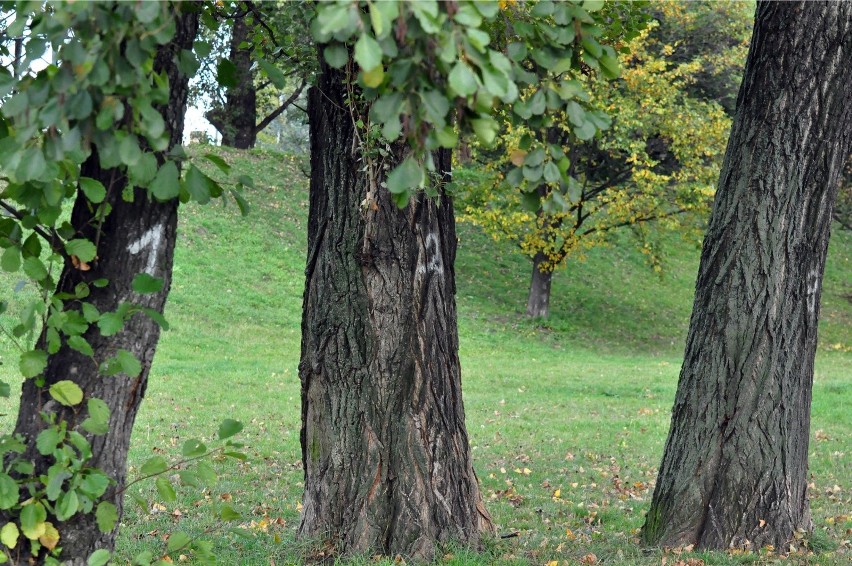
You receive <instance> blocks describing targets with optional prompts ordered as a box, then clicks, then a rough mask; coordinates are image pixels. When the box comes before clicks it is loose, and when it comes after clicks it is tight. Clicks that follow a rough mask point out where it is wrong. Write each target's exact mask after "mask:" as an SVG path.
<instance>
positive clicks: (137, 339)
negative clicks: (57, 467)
mask: <svg viewBox="0 0 852 566" xmlns="http://www.w3.org/2000/svg"><path fill="white" fill-rule="evenodd" d="M175 21H176V28H177V32H176V35H175V37H174V39H173V40H172V41H171V43H169V44H167V45H165V46H164V47H163V48H161V50H160V52H159V53H158V55H157V57H156V60H155V68H156V69H158V70H159V71H160V72H165V73H166V74H167V75H168V77H169V85H170V87H171V93H170V96H169V102H168V105H167V106H165V107H161V108H160V112H161V114H162V115H163V118H164V120H165V122H166V125H167V128H169V131H170V132H171V141H170V147H172V146H175V145H178V144H180V141H181V137H182V135H183V120H184V113H185V111H186V98H187V93H188V77H186V76H183V75H181V74H180V73H179V71H178V67H177V64H176V61H177V54H178V53H179V52H180V50H181V49H191V48H192V42H193V40H194V38H195V33H196V29H197V27H198V14H197V13H195V12H192V13H189V12H179V13H176V14H175ZM81 175H82V176H86V177H92V178H94V179H98V180H100V181H101V182H102V183H103V184H104V186H106V187H107V188H108V194H107V197H106V202H108V203H109V204H110V205H111V206H112V212H111V213H110V215H109V216H107V218H106V220H105V222H104V224H103V226H102V230H101V233H100V236H99V237H98V236H97V235H96V228H95V224H96V223H95V222H94V221H93V213H92V211H91V210H90V207H89V203H88V201H87V200H86V199H85V197H83V196H82V195H81V196H80V197H79V198H78V199H77V201H76V203H75V205H74V209H73V211H72V215H71V224H72V225H73V226H74V228H75V229H76V230H77V231H78V233H79V234H81V235H82V236H83V237H85V238H89V239H90V240H91V241H95V240H96V239H97V240H98V241H99V243H100V245H99V247H98V258H97V259H96V260H95V261H94V262H93V263H92V264H91V270H89V271H81V270H80V269H77V268H76V267H74V266H73V265H72V264H71V263H70V262H68V263H66V265H65V267H64V269H63V271H62V274H61V276H60V279H59V285H58V289H57V292H59V293H62V292H66V293H67V292H73V289H74V287H75V286H76V285H77V284H79V283H83V282H85V283H91V282H92V281H94V280H97V279H101V278H106V279H108V280H109V284H108V285H107V286H106V287H103V288H98V287H95V286H93V285H92V286H90V289H91V294H90V295H89V297H88V298H87V299H86V300H87V302H89V303H91V304H92V305H94V306H95V307H96V308H97V309H98V311H100V312H102V313H104V312H110V311H115V310H116V309H117V308H118V307H119V305H121V304H122V303H132V304H135V305H140V306H144V307H148V308H152V309H154V310H156V311H157V312H160V313H162V311H163V306H164V304H165V301H166V296H167V295H168V290H169V285H170V283H171V274H172V258H173V250H174V243H175V233H176V226H177V206H178V203H177V200H173V201H170V202H167V203H157V202H152V201H151V200H150V199H149V197H148V195H147V193H146V192H145V191H140V190H137V191H136V194H135V198H134V200H133V202H126V201H125V200H124V199H122V190H123V188H124V187H125V184H126V179H125V178H124V176H123V174H122V173H121V172H119V171H118V170H103V169H101V168H100V166H99V164H98V157H97V155H96V154H93V155H92V156H91V157H90V158H89V159H88V160H87V161H86V162H85V163H84V164H83V166H82V171H81ZM142 272H146V273H148V274H150V275H153V276H155V277H159V278H162V279H163V280H164V282H165V285H164V286H163V289H162V290H161V291H160V292H158V293H151V294H144V295H142V294H137V293H135V292H134V291H133V290H132V289H131V281H132V279H133V277H134V276H136V275H137V274H139V273H142ZM159 335H160V329H159V327H158V326H157V324H156V323H155V322H154V321H152V320H151V319H150V318H148V317H147V316H145V315H143V314H135V315H133V316H132V318H130V319H129V320H128V321H127V323H126V324H125V326H124V329H123V330H122V331H121V332H119V333H118V334H115V335H113V336H110V337H104V336H101V335H100V333H99V332H98V330H97V327H96V326H94V325H93V326H92V327H91V328H90V330H89V331H88V332H87V333H86V334H85V338H86V339H87V340H88V341H89V344H90V345H91V346H92V348H93V350H94V358H95V359H96V360H98V361H99V362H102V361H104V360H107V359H109V358H110V357H112V356H113V355H114V354H115V352H116V351H117V350H118V349H125V350H128V351H129V352H131V353H132V354H133V355H134V356H136V357H137V359H139V361H140V362H141V364H142V373H141V374H140V375H139V376H136V377H132V378H131V377H128V376H126V375H124V374H119V375H118V376H116V377H104V376H103V375H101V374H100V372H99V370H98V366H97V364H96V363H95V362H94V361H93V360H92V359H91V358H88V357H86V356H84V355H82V354H80V353H79V352H77V351H76V350H73V349H71V348H69V347H68V346H66V345H63V346H62V347H61V348H60V350H59V351H58V352H56V353H55V354H53V355H51V356H49V358H48V365H47V369H46V370H45V372H44V384H43V385H42V386H40V387H39V386H38V385H36V381H35V380H33V379H30V380H27V381H26V382H25V383H24V385H23V388H22V392H21V407H20V412H19V413H18V420H17V424H16V426H15V433H18V434H22V435H23V436H24V437H25V438H26V440H27V447H28V453H27V454H26V455H25V456H26V458H28V459H31V460H32V461H33V462H34V463H35V465H36V471H37V472H39V471H40V472H41V473H44V471H45V470H46V469H47V467H48V466H50V465H51V463H52V461H51V460H52V459H51V458H45V457H44V456H41V455H40V454H39V453H38V451H37V450H36V448H35V439H36V437H37V436H38V433H39V432H40V431H41V430H43V429H44V428H45V422H44V419H43V418H42V417H41V414H40V413H41V412H51V413H54V414H56V415H57V416H58V420H63V419H64V420H67V421H68V422H69V423H72V426H74V425H79V424H80V423H81V422H82V420H83V419H84V418H85V417H86V415H85V414H77V415H75V413H74V410H72V408H67V407H63V406H61V405H59V404H58V403H56V402H55V401H53V400H52V398H51V396H50V395H49V393H48V389H49V387H50V386H51V385H52V384H53V383H55V382H57V381H60V380H64V379H70V380H72V381H74V382H75V383H76V384H77V385H79V386H80V388H81V389H82V390H83V391H84V393H85V395H86V398H87V399H88V398H93V397H94V398H98V399H102V400H103V401H105V402H106V403H107V405H109V407H110V411H111V416H110V421H109V432H108V433H107V434H105V435H100V436H91V435H89V434H87V433H85V432H84V431H83V430H81V429H78V430H79V432H81V433H82V434H84V435H86V436H87V437H89V440H90V442H91V445H92V452H93V456H92V458H91V459H90V460H89V461H88V462H87V465H88V466H92V467H96V468H99V469H101V470H102V471H103V472H105V473H106V474H108V475H109V476H110V477H112V478H113V479H114V480H115V481H116V483H117V486H118V488H120V487H121V486H123V485H124V484H125V478H126V473H127V451H128V446H129V443H130V433H131V431H132V428H133V422H134V420H135V418H136V412H137V410H138V409H139V404H140V402H141V400H142V396H143V395H144V393H145V388H146V385H147V380H148V372H149V370H150V368H151V361H152V359H153V357H154V351H155V349H156V346H157V340H158V339H159ZM41 343H42V346H44V337H42V340H41ZM78 410H79V409H78ZM84 412H85V411H84ZM117 491H118V489H112V490H111V491H108V492H107V493H106V495H105V496H104V500H106V501H111V502H112V503H114V504H115V505H116V506H117V507H118V509H119V514H120V513H121V510H122V496H121V495H120V494H118V493H117ZM53 521H54V522H55V518H54V519H53ZM55 524H56V525H57V528H58V530H59V532H60V535H61V537H62V538H61V540H60V546H61V547H62V559H63V560H65V561H68V563H70V564H74V565H77V564H84V563H85V561H86V558H87V557H88V556H89V555H90V554H91V553H92V552H93V551H95V550H97V549H99V548H105V549H109V550H111V549H112V548H113V546H114V543H115V535H116V531H115V530H113V532H110V533H101V532H100V530H99V529H98V526H97V524H96V522H95V517H94V513H90V514H85V515H84V514H77V515H74V516H73V517H72V518H71V519H69V520H67V521H64V522H62V523H56V522H55ZM21 564H30V562H29V561H28V559H27V558H26V557H25V558H24V559H23V561H22V562H21Z"/></svg>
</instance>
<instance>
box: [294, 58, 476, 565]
mask: <svg viewBox="0 0 852 566" xmlns="http://www.w3.org/2000/svg"><path fill="white" fill-rule="evenodd" d="M342 79H343V75H342V74H341V73H339V72H336V71H332V70H330V69H328V68H327V67H326V68H324V69H323V72H322V74H321V75H320V77H319V79H318V85H317V87H315V88H313V89H312V90H311V93H310V95H309V116H310V134H311V167H312V169H311V186H310V213H309V220H308V262H307V269H306V276H307V278H306V279H307V281H306V288H305V299H304V311H303V322H302V358H301V363H300V365H299V372H300V377H301V381H302V434H301V440H302V458H303V462H304V469H305V493H304V499H303V504H304V510H303V514H302V521H301V525H300V530H299V533H300V535H301V536H303V537H309V538H318V539H322V540H326V541H330V542H332V543H333V544H335V545H336V546H337V548H338V549H339V550H340V551H342V552H344V553H358V552H368V551H369V552H375V553H380V554H384V555H390V556H394V555H396V554H401V555H403V556H405V557H409V558H413V559H415V560H420V559H429V558H431V557H432V556H433V555H434V552H435V546H436V544H440V543H443V542H448V541H451V540H452V541H459V542H461V543H464V544H470V545H476V544H477V543H478V542H479V540H480V534H481V533H482V532H490V531H491V530H492V529H493V527H492V524H491V519H490V517H489V515H488V513H487V512H486V510H485V507H484V505H483V502H482V497H481V495H480V490H479V484H478V480H477V477H476V474H475V473H474V470H473V466H472V463H471V453H470V446H469V441H468V436H467V431H466V429H465V422H464V408H463V404H462V396H461V375H460V367H459V358H458V333H457V328H456V307H455V279H454V272H453V263H454V260H455V250H456V234H455V224H454V218H453V206H452V202H451V200H450V198H449V197H447V196H446V195H444V194H441V196H439V197H438V198H437V199H435V200H431V199H428V198H425V197H423V196H422V195H421V196H419V197H418V198H416V199H413V200H412V202H411V204H409V205H408V206H407V207H406V208H404V209H401V210H400V209H398V208H397V207H396V206H395V205H394V204H393V203H392V201H391V199H390V194H389V193H388V192H387V190H386V189H380V188H376V189H375V190H368V188H369V182H368V179H367V176H366V174H365V173H363V171H362V169H363V165H362V161H361V157H362V156H360V155H358V153H357V149H356V146H354V145H353V139H354V131H353V120H352V116H351V115H350V114H349V111H348V110H347V109H346V104H345V102H344V87H343V82H342ZM395 151H396V156H395V157H396V158H397V159H399V158H400V157H402V155H401V153H402V152H401V148H397V149H396V150H395ZM439 161H440V165H441V166H442V167H443V168H444V169H443V170H445V171H447V172H449V167H450V161H449V154H448V153H447V152H443V153H442V154H441V155H439ZM374 186H375V185H374Z"/></svg>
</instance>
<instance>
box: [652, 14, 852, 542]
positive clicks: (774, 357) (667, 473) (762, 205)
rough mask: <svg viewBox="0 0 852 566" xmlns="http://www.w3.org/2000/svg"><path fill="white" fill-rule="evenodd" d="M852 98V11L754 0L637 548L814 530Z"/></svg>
mask: <svg viewBox="0 0 852 566" xmlns="http://www.w3.org/2000/svg"><path fill="white" fill-rule="evenodd" d="M850 100H852V3H849V2H828V3H826V2H820V3H817V2H761V3H760V4H759V5H758V8H757V18H756V24H755V31H754V36H753V39H752V43H751V49H750V52H749V56H748V61H747V64H746V70H745V76H744V80H743V85H742V87H741V89H740V93H739V101H738V109H737V114H736V117H735V120H734V125H733V129H732V132H731V138H730V141H729V143H728V151H727V155H726V157H725V162H724V165H723V168H722V174H721V178H720V181H719V188H718V193H717V195H716V201H715V203H714V206H713V212H712V216H711V219H710V226H709V229H708V232H707V236H706V238H705V240H704V248H703V251H702V254H701V264H700V268H699V273H698V281H697V284H696V295H695V304H694V306H693V312H692V320H691V322H690V329H689V336H688V338H687V345H686V354H685V360H684V364H683V369H682V370H681V375H680V383H679V384H678V391H677V397H676V400H675V405H674V410H673V414H672V425H671V431H670V433H669V438H668V442H667V444H666V450H665V455H664V457H663V462H662V466H661V468H660V474H659V478H658V480H657V486H656V489H655V491H654V498H653V502H652V504H651V509H650V511H649V512H648V516H647V519H646V523H645V526H644V529H643V538H644V540H645V541H646V542H647V543H651V544H657V545H662V546H672V547H674V546H683V545H690V544H695V545H697V546H698V547H703V548H728V547H752V548H753V547H760V546H763V545H767V544H769V545H773V546H775V547H776V548H786V544H787V543H788V542H789V541H790V540H791V539H792V538H793V534H794V532H795V530H796V529H800V528H801V529H809V528H811V518H810V511H809V507H808V498H807V482H808V478H807V466H808V462H807V458H808V436H809V433H808V429H809V425H810V404H811V385H812V382H813V362H814V354H815V350H816V343H817V322H818V319H819V302H820V290H821V286H822V276H823V269H824V266H825V258H826V250H827V247H828V239H829V227H830V223H831V210H832V202H833V201H834V198H835V196H836V192H837V186H838V178H839V175H840V173H841V170H842V168H843V164H844V162H845V160H846V158H847V156H848V155H849V149H850V136H852V105H850V103H849V101H850Z"/></svg>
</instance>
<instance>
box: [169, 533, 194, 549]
mask: <svg viewBox="0 0 852 566" xmlns="http://www.w3.org/2000/svg"><path fill="white" fill-rule="evenodd" d="M191 540H192V539H190V538H189V535H187V534H186V533H182V532H180V531H177V532H174V533H172V534H171V536H169V542H168V543H167V544H166V549H167V550H168V551H169V552H175V551H176V550H180V549H182V548H184V547H186V546H188V545H189V543H190V542H191Z"/></svg>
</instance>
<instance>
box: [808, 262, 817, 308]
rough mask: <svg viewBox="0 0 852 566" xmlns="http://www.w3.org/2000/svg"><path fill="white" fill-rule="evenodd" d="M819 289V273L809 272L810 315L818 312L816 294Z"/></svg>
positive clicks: (813, 270)
mask: <svg viewBox="0 0 852 566" xmlns="http://www.w3.org/2000/svg"><path fill="white" fill-rule="evenodd" d="M818 288H819V272H818V271H817V270H816V269H811V270H810V271H808V294H807V300H808V313H810V314H814V313H815V312H816V294H817V289H818Z"/></svg>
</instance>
